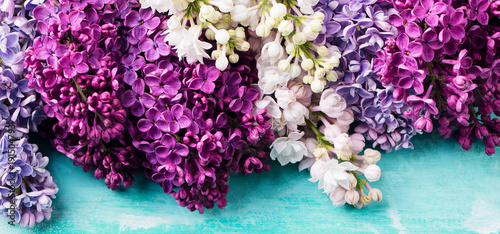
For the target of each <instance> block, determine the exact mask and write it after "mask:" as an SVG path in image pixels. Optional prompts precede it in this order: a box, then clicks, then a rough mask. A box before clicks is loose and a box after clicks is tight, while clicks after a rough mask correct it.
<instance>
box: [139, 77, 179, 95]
mask: <svg viewBox="0 0 500 234" xmlns="http://www.w3.org/2000/svg"><path fill="white" fill-rule="evenodd" d="M179 76H180V74H179V73H178V72H175V71H165V72H163V74H161V76H160V77H159V78H158V77H156V76H151V75H149V76H146V77H145V80H146V84H147V85H148V86H149V88H150V89H151V93H152V94H153V95H155V96H158V95H161V94H162V93H164V94H166V95H167V96H168V97H173V96H175V95H176V94H177V93H178V91H179V89H180V88H181V81H180V80H179V78H178V77H179Z"/></svg>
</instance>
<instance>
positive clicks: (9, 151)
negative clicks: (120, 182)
mask: <svg viewBox="0 0 500 234" xmlns="http://www.w3.org/2000/svg"><path fill="white" fill-rule="evenodd" d="M34 7H35V5H33V4H32V2H31V1H25V2H24V3H19V2H15V1H13V0H4V1H2V3H1V5H0V61H1V66H0V129H1V138H0V151H1V155H0V212H1V215H2V217H4V218H8V219H10V221H9V224H10V225H15V224H17V223H19V224H20V225H21V226H22V227H33V226H34V225H35V223H39V222H41V221H43V220H44V219H50V217H51V212H52V208H51V204H52V199H54V198H55V194H56V193H57V191H58V188H57V185H56V184H55V182H54V181H53V179H52V176H51V175H50V173H49V171H47V170H46V169H45V167H46V166H47V163H48V162H49V159H48V158H47V157H43V156H42V154H41V153H40V152H37V151H38V146H37V145H34V144H29V143H28V138H27V135H26V134H27V133H28V132H30V131H37V130H38V129H37V125H38V124H39V123H40V122H41V121H42V120H44V119H45V118H46V116H45V114H44V113H43V110H42V101H41V99H40V97H37V95H36V92H35V91H34V90H32V89H30V88H29V87H28V80H27V79H25V73H26V71H25V69H24V67H23V63H24V58H25V52H26V49H27V48H28V46H30V45H32V43H33V38H34V37H35V35H36V31H35V28H34V25H35V23H36V20H35V19H33V18H32V16H31V12H32V10H33V8H34Z"/></svg>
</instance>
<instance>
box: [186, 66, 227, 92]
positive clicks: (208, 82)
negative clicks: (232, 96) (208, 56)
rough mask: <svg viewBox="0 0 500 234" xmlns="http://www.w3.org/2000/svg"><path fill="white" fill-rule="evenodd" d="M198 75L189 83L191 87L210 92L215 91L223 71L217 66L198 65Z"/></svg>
mask: <svg viewBox="0 0 500 234" xmlns="http://www.w3.org/2000/svg"><path fill="white" fill-rule="evenodd" d="M196 74H197V77H194V78H193V79H192V80H191V83H189V88H190V89H192V90H201V91H203V92H204V93H207V94H210V93H213V92H214V88H215V84H214V81H216V80H217V79H218V78H219V76H220V74H221V72H220V70H219V69H217V68H216V67H210V68H207V67H206V66H205V65H198V66H197V67H196Z"/></svg>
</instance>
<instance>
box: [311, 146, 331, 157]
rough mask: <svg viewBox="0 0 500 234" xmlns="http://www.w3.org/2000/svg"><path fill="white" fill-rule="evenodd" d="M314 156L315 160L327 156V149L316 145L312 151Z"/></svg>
mask: <svg viewBox="0 0 500 234" xmlns="http://www.w3.org/2000/svg"><path fill="white" fill-rule="evenodd" d="M313 154H314V157H316V159H317V160H320V159H323V158H326V157H328V150H327V149H325V148H323V147H317V148H316V149H315V150H314V152H313Z"/></svg>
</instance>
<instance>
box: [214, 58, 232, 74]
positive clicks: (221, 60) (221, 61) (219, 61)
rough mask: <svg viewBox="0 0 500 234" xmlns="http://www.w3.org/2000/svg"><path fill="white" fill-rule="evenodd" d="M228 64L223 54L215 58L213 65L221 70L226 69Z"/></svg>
mask: <svg viewBox="0 0 500 234" xmlns="http://www.w3.org/2000/svg"><path fill="white" fill-rule="evenodd" d="M228 65H229V61H228V60H227V58H226V56H225V55H221V56H220V57H219V58H218V59H217V60H215V66H216V67H217V68H218V69H219V70H221V71H224V70H226V68H227V66H228Z"/></svg>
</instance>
